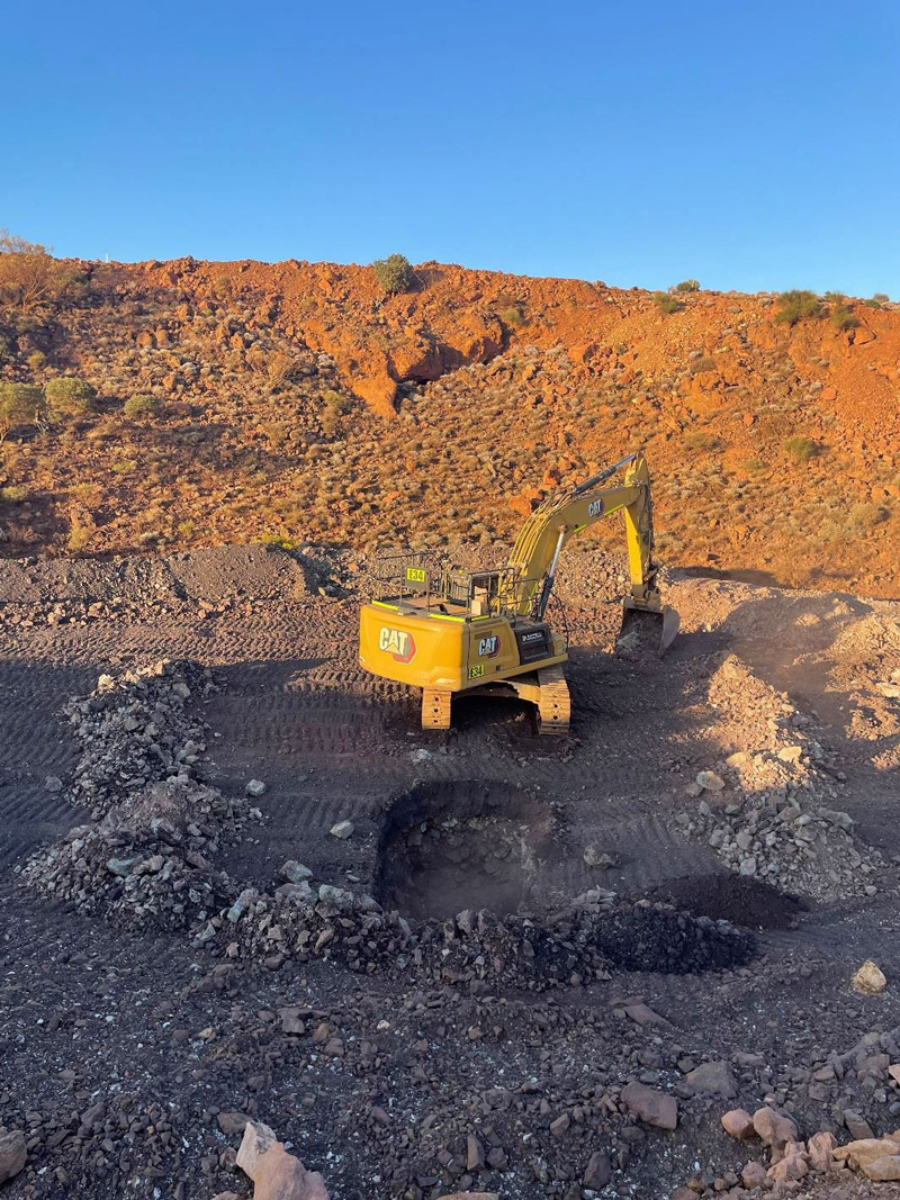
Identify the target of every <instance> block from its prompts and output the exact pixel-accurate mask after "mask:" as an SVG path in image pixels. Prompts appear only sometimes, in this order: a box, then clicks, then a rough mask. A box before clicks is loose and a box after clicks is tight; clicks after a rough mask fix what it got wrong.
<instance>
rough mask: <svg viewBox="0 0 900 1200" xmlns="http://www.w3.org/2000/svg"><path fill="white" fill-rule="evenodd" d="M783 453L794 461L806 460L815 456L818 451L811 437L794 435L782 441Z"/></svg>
mask: <svg viewBox="0 0 900 1200" xmlns="http://www.w3.org/2000/svg"><path fill="white" fill-rule="evenodd" d="M782 445H783V447H784V450H785V453H786V454H787V455H788V456H789V457H790V458H792V459H793V460H794V462H807V461H808V460H809V459H811V458H815V457H816V455H817V454H818V453H819V447H818V446H817V445H816V443H815V442H814V441H813V440H812V438H808V437H801V436H799V435H796V436H794V437H789V438H785V439H784V441H783V442H782Z"/></svg>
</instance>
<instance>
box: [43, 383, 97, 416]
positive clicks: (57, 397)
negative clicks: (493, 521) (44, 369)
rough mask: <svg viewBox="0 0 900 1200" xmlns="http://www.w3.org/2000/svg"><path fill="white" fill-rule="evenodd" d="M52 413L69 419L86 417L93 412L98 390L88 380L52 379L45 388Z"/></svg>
mask: <svg viewBox="0 0 900 1200" xmlns="http://www.w3.org/2000/svg"><path fill="white" fill-rule="evenodd" d="M44 396H45V397H46V400H47V405H48V407H49V409H50V411H51V412H52V413H54V414H60V415H64V416H67V417H85V416H87V414H88V413H89V412H92V411H93V408H94V400H95V399H96V396H97V389H96V388H95V387H92V386H91V385H90V384H89V383H88V382H87V380H86V379H78V378H77V377H76V376H74V375H64V376H61V377H60V378H59V379H51V380H50V381H49V383H48V384H47V386H46V387H45V388H44Z"/></svg>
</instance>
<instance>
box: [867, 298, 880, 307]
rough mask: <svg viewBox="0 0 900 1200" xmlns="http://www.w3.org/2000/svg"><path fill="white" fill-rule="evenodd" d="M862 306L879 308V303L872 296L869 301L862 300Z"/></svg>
mask: <svg viewBox="0 0 900 1200" xmlns="http://www.w3.org/2000/svg"><path fill="white" fill-rule="evenodd" d="M863 304H864V305H865V306H866V308H881V301H880V300H879V299H878V297H877V296H873V297H872V298H871V300H863Z"/></svg>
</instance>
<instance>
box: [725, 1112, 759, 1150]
mask: <svg viewBox="0 0 900 1200" xmlns="http://www.w3.org/2000/svg"><path fill="white" fill-rule="evenodd" d="M722 1128H723V1129H724V1130H725V1132H726V1133H727V1134H728V1136H729V1137H733V1138H737V1140H738V1141H739V1142H745V1141H746V1140H747V1138H752V1137H753V1136H754V1134H755V1133H756V1130H755V1129H754V1128H753V1118H752V1117H751V1116H750V1114H749V1113H748V1112H747V1111H746V1109H743V1108H732V1109H731V1110H730V1111H729V1112H727V1113H725V1114H724V1115H723V1117H722Z"/></svg>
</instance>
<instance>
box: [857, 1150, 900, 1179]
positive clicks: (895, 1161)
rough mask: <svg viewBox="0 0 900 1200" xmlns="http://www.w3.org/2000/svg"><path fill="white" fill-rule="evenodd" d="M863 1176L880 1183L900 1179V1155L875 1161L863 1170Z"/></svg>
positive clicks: (888, 1156) (891, 1155) (892, 1155)
mask: <svg viewBox="0 0 900 1200" xmlns="http://www.w3.org/2000/svg"><path fill="white" fill-rule="evenodd" d="M863 1174H864V1175H865V1176H866V1178H867V1179H874V1180H877V1181H878V1182H879V1183H887V1182H889V1181H891V1180H898V1179H900V1154H890V1155H886V1156H885V1157H884V1158H876V1159H873V1160H872V1161H871V1162H869V1163H868V1164H867V1165H866V1166H865V1167H864V1168H863Z"/></svg>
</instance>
